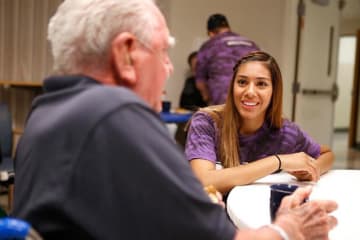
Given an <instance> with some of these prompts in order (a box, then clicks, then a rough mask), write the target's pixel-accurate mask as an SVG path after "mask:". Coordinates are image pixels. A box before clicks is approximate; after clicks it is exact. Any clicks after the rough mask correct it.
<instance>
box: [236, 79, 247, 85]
mask: <svg viewBox="0 0 360 240" xmlns="http://www.w3.org/2000/svg"><path fill="white" fill-rule="evenodd" d="M246 82H247V81H246V80H245V79H238V80H237V83H238V84H239V85H240V86H244V85H245V84H246Z"/></svg>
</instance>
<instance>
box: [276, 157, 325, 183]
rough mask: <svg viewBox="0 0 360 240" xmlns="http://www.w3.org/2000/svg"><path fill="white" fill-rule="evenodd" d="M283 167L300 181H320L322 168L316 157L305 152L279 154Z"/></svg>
mask: <svg viewBox="0 0 360 240" xmlns="http://www.w3.org/2000/svg"><path fill="white" fill-rule="evenodd" d="M278 156H279V157H280V159H281V166H282V169H283V170H284V171H286V172H288V173H289V174H291V175H293V176H295V177H296V178H297V179H298V180H300V181H318V180H319V178H320V169H319V168H318V167H317V166H316V161H315V159H314V158H312V157H311V156H309V155H308V154H306V153H304V152H299V153H293V154H283V155H278Z"/></svg>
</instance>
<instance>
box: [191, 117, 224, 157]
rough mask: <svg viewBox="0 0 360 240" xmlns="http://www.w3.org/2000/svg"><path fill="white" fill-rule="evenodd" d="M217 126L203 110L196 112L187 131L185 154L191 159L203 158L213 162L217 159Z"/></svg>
mask: <svg viewBox="0 0 360 240" xmlns="http://www.w3.org/2000/svg"><path fill="white" fill-rule="evenodd" d="M216 141H217V128H216V126H215V123H214V121H213V119H212V118H211V117H210V115H209V114H207V113H205V112H197V113H195V114H194V116H193V117H192V120H191V124H190V128H189V131H188V136H187V141H186V146H185V156H186V158H187V159H188V160H189V161H191V160H192V159H197V158H200V159H205V160H209V161H211V162H213V163H216V160H217V155H216V152H217V148H216V145H217V144H216Z"/></svg>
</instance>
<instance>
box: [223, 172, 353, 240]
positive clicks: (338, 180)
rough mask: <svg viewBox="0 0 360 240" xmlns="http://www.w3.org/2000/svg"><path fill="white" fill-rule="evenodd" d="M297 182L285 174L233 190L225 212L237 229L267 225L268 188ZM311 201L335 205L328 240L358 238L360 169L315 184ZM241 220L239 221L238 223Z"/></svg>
mask: <svg viewBox="0 0 360 240" xmlns="http://www.w3.org/2000/svg"><path fill="white" fill-rule="evenodd" d="M284 182H285V183H294V184H298V185H308V184H311V183H306V182H298V181H296V179H295V178H294V177H293V176H291V175H290V174H287V173H279V174H272V175H269V176H266V177H264V178H261V179H259V180H258V181H256V182H255V183H253V184H251V185H246V186H237V187H235V188H233V189H232V190H231V191H230V193H229V196H228V198H227V212H228V214H229V216H230V218H231V220H232V221H233V222H234V223H235V225H236V226H238V227H239V228H242V227H253V228H257V227H260V226H263V225H266V224H269V223H270V210H269V198H270V187H269V186H270V185H271V184H273V183H284ZM310 199H329V200H334V201H336V202H337V203H338V209H337V210H336V211H334V212H333V215H334V216H335V217H336V218H337V219H338V225H337V226H336V227H335V228H334V229H333V230H332V231H331V232H330V239H331V240H355V239H356V240H359V239H360V224H359V218H360V170H331V171H329V172H328V173H326V174H324V175H323V176H321V178H320V180H319V181H318V182H317V183H316V184H315V185H314V188H313V192H312V194H311V195H310ZM240 219H241V220H240Z"/></svg>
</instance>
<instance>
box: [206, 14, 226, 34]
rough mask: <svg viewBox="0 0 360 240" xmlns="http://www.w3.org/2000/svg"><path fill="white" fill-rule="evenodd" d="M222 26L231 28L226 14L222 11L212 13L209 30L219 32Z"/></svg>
mask: <svg viewBox="0 0 360 240" xmlns="http://www.w3.org/2000/svg"><path fill="white" fill-rule="evenodd" d="M221 28H230V25H229V23H228V20H227V19H226V17H225V15H223V14H220V13H215V14H212V15H211V16H210V17H209V18H208V21H207V30H208V32H217V31H218V30H219V29H221Z"/></svg>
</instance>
